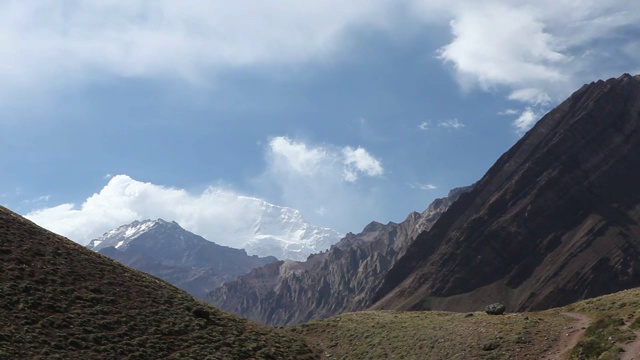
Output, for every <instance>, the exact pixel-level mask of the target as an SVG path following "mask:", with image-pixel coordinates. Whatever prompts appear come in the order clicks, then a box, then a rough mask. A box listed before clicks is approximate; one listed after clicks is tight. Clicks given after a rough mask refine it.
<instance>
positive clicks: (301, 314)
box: [206, 187, 469, 325]
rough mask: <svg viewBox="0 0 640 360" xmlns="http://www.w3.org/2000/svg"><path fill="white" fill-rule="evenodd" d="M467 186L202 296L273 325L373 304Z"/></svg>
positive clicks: (224, 307)
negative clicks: (396, 218) (395, 219)
mask: <svg viewBox="0 0 640 360" xmlns="http://www.w3.org/2000/svg"><path fill="white" fill-rule="evenodd" d="M468 189H469V188H468V187H465V188H459V189H455V190H452V191H451V192H450V194H449V196H448V197H446V198H443V199H437V200H435V201H434V202H433V203H432V204H431V205H430V206H429V207H428V208H427V209H426V210H425V211H424V212H423V213H422V214H420V213H417V212H414V213H412V214H410V215H409V216H408V217H407V219H406V220H404V221H403V222H401V223H399V224H396V223H388V224H386V225H383V224H380V223H377V222H372V223H371V224H369V225H367V226H366V227H365V228H364V229H363V231H362V232H361V233H359V234H357V235H356V234H352V233H349V234H347V235H346V236H345V237H344V238H343V239H342V240H341V241H340V242H339V243H337V244H336V245H333V246H332V247H331V249H330V250H328V251H326V252H323V253H319V254H315V255H312V256H310V257H309V259H308V260H307V261H305V262H296V261H291V260H287V261H279V262H276V263H271V264H268V265H266V266H264V267H261V268H257V269H254V270H252V271H251V272H250V273H249V274H247V275H244V276H240V277H239V278H238V279H237V280H236V281H233V282H229V283H226V284H224V285H223V286H222V287H220V288H218V289H216V290H214V291H212V292H211V293H210V294H209V295H208V297H207V298H206V300H207V301H209V302H210V303H212V304H215V305H216V306H219V307H221V308H222V309H224V310H228V311H232V312H235V313H237V314H240V315H242V316H244V317H248V318H249V319H252V320H256V321H259V322H263V323H266V324H271V325H284V324H294V323H300V322H305V321H309V320H313V319H322V318H325V317H328V316H331V315H335V314H339V313H343V312H347V311H356V310H362V309H365V308H366V307H368V306H369V305H370V304H371V299H372V297H373V296H374V294H375V293H376V292H377V290H378V287H379V286H380V284H381V281H382V279H383V277H384V275H385V274H386V272H387V271H388V270H389V269H390V268H391V267H392V266H393V264H394V263H395V262H396V261H397V259H398V258H400V257H401V256H402V255H404V253H405V251H406V249H407V247H408V245H409V244H410V243H411V242H412V241H413V239H414V238H415V237H416V236H417V235H418V234H419V233H420V232H422V231H424V230H427V229H429V228H430V227H431V226H432V225H433V223H434V222H435V221H436V220H437V219H438V217H439V216H440V215H441V214H442V213H443V212H444V211H445V210H446V209H447V208H448V207H449V206H450V205H451V203H453V202H454V201H455V200H456V199H457V198H458V196H459V195H460V194H461V193H464V192H465V191H468Z"/></svg>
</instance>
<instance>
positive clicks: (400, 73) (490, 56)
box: [0, 0, 640, 243]
mask: <svg viewBox="0 0 640 360" xmlns="http://www.w3.org/2000/svg"><path fill="white" fill-rule="evenodd" d="M97 3H98V2H91V1H42V2H14V1H0V44H1V46H0V49H1V50H0V51H1V52H2V53H3V55H2V56H1V58H2V59H0V105H1V106H0V169H2V172H3V176H2V177H0V204H2V205H4V206H7V207H9V208H11V209H13V210H15V211H17V212H19V213H21V214H25V215H28V216H29V217H30V218H32V219H34V220H35V221H36V222H38V223H39V224H42V225H43V226H45V227H48V228H51V229H52V230H54V231H58V232H61V233H63V234H64V235H67V236H69V237H70V238H72V239H74V240H76V241H79V242H81V243H86V242H88V240H90V239H89V237H93V236H95V234H101V233H102V232H104V231H106V230H109V229H110V228H112V227H115V226H117V225H120V224H122V223H125V222H130V221H132V220H135V219H145V218H154V217H158V214H164V213H163V212H161V211H160V212H159V209H169V208H175V207H180V208H181V209H185V210H184V211H193V212H195V211H199V210H198V209H201V207H203V206H212V207H219V208H226V207H228V208H231V207H233V206H234V204H233V201H232V200H229V199H232V198H233V197H225V199H227V200H226V201H227V202H223V203H206V204H203V202H202V201H200V200H201V199H202V198H203V194H205V193H207V192H211V191H224V192H228V193H231V194H236V195H247V196H252V197H257V198H261V199H264V200H266V201H268V202H271V203H274V204H277V205H282V206H288V207H292V208H296V209H299V210H300V211H301V212H302V214H303V216H304V217H305V218H306V219H307V220H309V222H311V223H312V224H315V225H320V226H327V227H332V228H334V229H336V230H338V231H340V232H347V231H352V232H358V231H360V230H361V228H362V227H363V226H364V225H366V224H367V223H368V222H370V221H372V220H376V221H380V222H387V221H396V222H397V221H401V220H403V219H404V218H405V217H406V216H407V214H408V213H409V212H411V211H422V210H423V209H424V208H425V207H426V206H427V205H428V204H429V203H430V202H431V200H433V199H434V198H436V197H440V196H444V195H446V193H447V192H448V190H449V189H450V188H453V187H457V186H463V185H468V184H471V183H473V182H474V181H476V180H478V179H479V178H480V177H481V176H482V175H483V174H484V173H485V172H486V170H488V168H489V167H490V166H491V165H492V164H493V163H494V162H495V161H496V160H497V158H498V157H499V156H500V155H501V154H502V153H503V152H505V151H506V150H508V149H509V147H510V146H512V145H513V144H514V143H515V142H516V141H517V140H518V139H519V138H520V136H522V134H523V133H524V132H525V131H526V130H527V129H529V128H530V127H531V126H532V125H533V124H534V123H535V121H536V120H537V119H539V118H540V117H541V116H542V115H543V114H544V113H546V112H547V111H548V110H550V109H552V108H553V106H555V105H557V104H558V103H559V102H560V101H562V100H563V99H564V98H566V97H567V96H568V95H570V94H571V92H572V91H574V90H576V89H577V88H578V87H580V86H581V85H582V84H584V83H588V82H591V81H594V80H597V79H599V78H609V77H616V76H619V75H620V74H622V73H623V72H629V73H640V61H639V60H638V59H640V25H638V24H640V3H639V4H636V3H635V2H629V1H610V2H607V3H606V4H602V2H597V1H562V0H556V1H486V2H481V3H480V2H476V1H458V2H456V3H455V4H453V5H452V4H450V3H449V2H445V1H427V0H401V1H390V0H371V1H358V2H344V1H337V0H327V1H323V2H317V1H285V0H268V1H246V2H228V1H218V0H214V1H195V0H193V1H179V2H178V1H142V0H129V1H124V0H113V1H109V2H100V3H99V4H101V5H96V4H97ZM116 175H126V176H120V177H114V176H116ZM114 179H115V180H114ZM136 189H137V190H136ZM141 189H143V190H141ZM174 191H179V192H181V193H182V194H183V195H185V196H186V197H185V198H181V199H182V200H179V201H178V200H176V197H175V196H173V195H171V194H174ZM149 197H152V198H153V199H154V200H153V201H149V200H148V199H147V198H149ZM187 198H188V199H189V200H184V199H187ZM166 220H173V219H166ZM86 228H91V229H94V230H93V231H91V232H87V231H86ZM82 229H85V230H82Z"/></svg>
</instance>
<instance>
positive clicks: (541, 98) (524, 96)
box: [508, 88, 551, 105]
mask: <svg viewBox="0 0 640 360" xmlns="http://www.w3.org/2000/svg"><path fill="white" fill-rule="evenodd" d="M508 99H509V100H517V101H521V102H525V103H530V104H533V105H547V104H549V103H550V102H551V98H550V97H549V95H548V94H547V93H545V92H544V91H542V90H540V89H536V88H524V89H518V90H515V91H513V92H511V94H509V96H508Z"/></svg>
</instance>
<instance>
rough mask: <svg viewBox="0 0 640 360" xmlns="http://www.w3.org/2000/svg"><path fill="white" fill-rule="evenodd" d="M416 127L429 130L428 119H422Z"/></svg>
mask: <svg viewBox="0 0 640 360" xmlns="http://www.w3.org/2000/svg"><path fill="white" fill-rule="evenodd" d="M418 129H420V130H423V131H424V130H429V122H428V121H423V122H421V123H420V124H419V125H418Z"/></svg>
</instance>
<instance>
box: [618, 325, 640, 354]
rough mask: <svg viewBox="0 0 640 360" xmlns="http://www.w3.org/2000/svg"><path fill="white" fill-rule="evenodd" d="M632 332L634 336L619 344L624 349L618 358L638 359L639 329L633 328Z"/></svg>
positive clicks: (639, 350)
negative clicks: (629, 340)
mask: <svg viewBox="0 0 640 360" xmlns="http://www.w3.org/2000/svg"><path fill="white" fill-rule="evenodd" d="M633 333H634V334H636V338H635V339H634V340H633V341H632V342H630V343H628V344H624V345H621V346H620V347H621V348H622V349H623V350H624V352H623V353H622V355H621V356H620V360H640V330H635V331H634V332H633Z"/></svg>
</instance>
